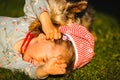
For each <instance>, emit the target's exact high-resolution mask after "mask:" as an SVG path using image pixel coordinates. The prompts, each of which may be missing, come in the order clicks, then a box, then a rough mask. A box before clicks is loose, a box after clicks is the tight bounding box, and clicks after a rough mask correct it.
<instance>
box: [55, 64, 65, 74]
mask: <svg viewBox="0 0 120 80" xmlns="http://www.w3.org/2000/svg"><path fill="white" fill-rule="evenodd" d="M66 67H67V66H66V64H56V69H57V73H58V74H64V73H66Z"/></svg>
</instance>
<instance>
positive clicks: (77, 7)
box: [66, 1, 88, 13]
mask: <svg viewBox="0 0 120 80" xmlns="http://www.w3.org/2000/svg"><path fill="white" fill-rule="evenodd" d="M87 4H88V2H87V1H80V2H76V3H67V6H66V10H67V11H68V12H70V13H79V12H81V11H83V10H85V9H86V8H87Z"/></svg>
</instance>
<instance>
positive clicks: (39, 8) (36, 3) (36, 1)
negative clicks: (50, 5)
mask: <svg viewBox="0 0 120 80" xmlns="http://www.w3.org/2000/svg"><path fill="white" fill-rule="evenodd" d="M31 6H32V8H33V11H34V13H35V15H36V16H37V17H38V16H39V15H40V14H41V13H42V12H44V11H48V10H47V0H31Z"/></svg>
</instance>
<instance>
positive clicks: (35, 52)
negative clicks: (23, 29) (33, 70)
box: [23, 34, 63, 66]
mask: <svg viewBox="0 0 120 80" xmlns="http://www.w3.org/2000/svg"><path fill="white" fill-rule="evenodd" d="M62 51H63V50H60V47H59V48H58V47H57V46H56V45H55V44H54V42H52V41H50V40H46V37H45V36H44V35H43V34H41V35H39V37H37V38H34V39H33V40H32V41H31V42H30V44H29V46H28V48H27V50H26V52H25V53H24V55H23V59H24V60H25V61H27V62H30V63H33V64H34V65H36V66H39V65H41V64H45V63H46V62H47V61H48V60H50V59H51V58H54V57H57V56H58V55H60V54H61V53H62Z"/></svg>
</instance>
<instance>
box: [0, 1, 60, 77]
mask: <svg viewBox="0 0 120 80" xmlns="http://www.w3.org/2000/svg"><path fill="white" fill-rule="evenodd" d="M46 4H47V0H26V1H25V6H24V12H25V16H22V17H19V18H10V17H2V16H1V17H0V67H4V68H8V69H12V70H14V69H19V70H21V71H25V72H26V73H27V74H29V75H30V77H32V78H35V77H36V74H35V70H36V67H35V66H33V65H32V64H30V63H27V62H25V61H23V60H22V58H21V55H19V54H18V52H16V51H15V50H14V49H13V46H14V44H15V43H16V42H17V41H19V40H21V39H24V37H25V35H26V33H27V32H28V31H29V28H28V26H30V24H31V23H32V22H33V21H34V20H35V19H38V20H39V21H40V22H41V24H42V30H43V31H44V33H45V34H46V38H47V39H51V40H53V39H59V38H60V37H61V33H60V32H59V30H58V29H57V28H55V27H54V25H53V24H52V22H51V20H50V17H49V15H48V13H47V5H46Z"/></svg>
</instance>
